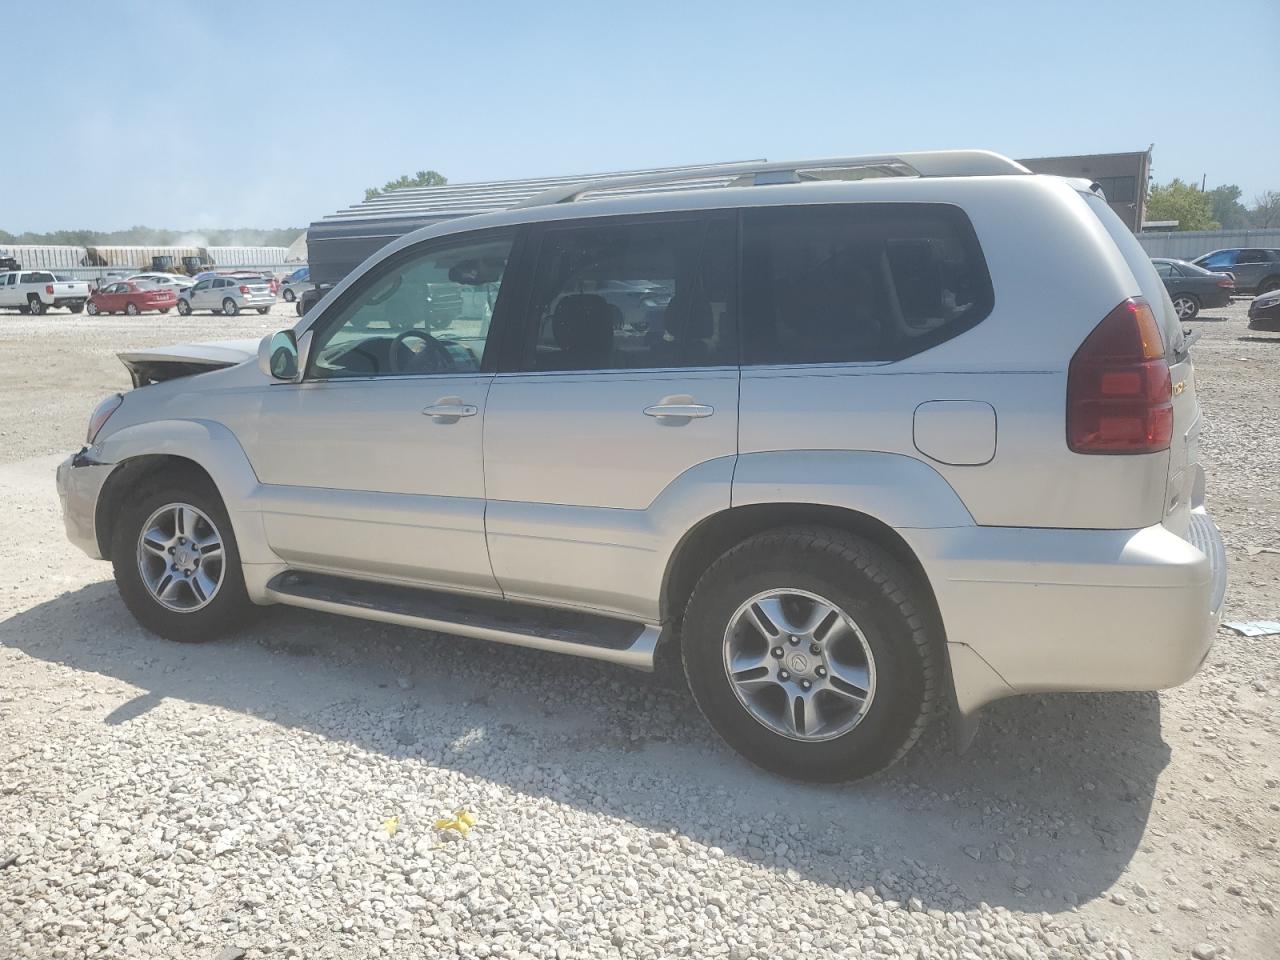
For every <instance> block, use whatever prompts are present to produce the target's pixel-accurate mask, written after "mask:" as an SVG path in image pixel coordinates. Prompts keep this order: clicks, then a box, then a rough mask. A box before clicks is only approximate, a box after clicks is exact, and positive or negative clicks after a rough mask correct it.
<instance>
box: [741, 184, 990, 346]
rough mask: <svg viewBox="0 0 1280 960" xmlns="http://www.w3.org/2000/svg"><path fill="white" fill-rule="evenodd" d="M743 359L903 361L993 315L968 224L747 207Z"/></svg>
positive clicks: (921, 207) (896, 210)
mask: <svg viewBox="0 0 1280 960" xmlns="http://www.w3.org/2000/svg"><path fill="white" fill-rule="evenodd" d="M743 224H744V226H743V229H744V233H743V265H742V273H743V362H744V363H839V362H849V361H862V360H897V359H901V358H903V357H908V356H911V355H912V354H914V353H919V352H920V351H921V350H926V349H928V348H929V347H931V346H934V345H935V344H938V343H941V342H942V341H944V340H948V339H950V338H951V337H954V336H956V335H957V334H959V333H961V332H963V331H965V330H967V329H969V328H970V327H972V326H973V325H974V324H976V323H978V322H979V321H980V320H982V319H983V318H984V317H986V316H987V314H988V313H990V312H991V306H992V292H991V278H990V276H989V275H988V273H987V266H986V263H985V261H984V260H983V257H982V250H981V248H980V247H979V246H978V241H977V237H976V236H975V235H974V233H973V228H972V226H971V225H970V223H969V220H968V218H967V217H966V216H965V215H964V214H963V213H962V212H961V211H960V210H959V209H958V208H956V207H951V206H947V205H944V204H904V203H900V204H869V203H867V204H841V205H832V206H823V207H776V208H765V209H755V210H748V211H746V212H745V213H744V220H743Z"/></svg>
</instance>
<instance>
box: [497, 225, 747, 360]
mask: <svg viewBox="0 0 1280 960" xmlns="http://www.w3.org/2000/svg"><path fill="white" fill-rule="evenodd" d="M734 237H735V226H734V224H733V221H732V220H730V219H727V218H726V219H705V218H698V219H689V220H630V221H612V222H603V223H601V222H594V223H586V224H583V223H577V224H574V225H573V226H567V227H551V228H548V229H547V230H546V232H545V233H544V234H543V237H542V242H541V244H540V246H539V250H538V257H537V270H536V273H535V275H534V280H533V292H532V296H531V298H530V305H529V312H528V314H526V317H525V324H524V327H523V329H524V336H525V341H524V349H523V351H522V355H521V361H520V365H521V369H525V370H635V369H655V368H663V367H699V366H718V365H722V364H736V363H737V348H736V336H735V334H736V323H735V320H734V316H733V309H732V307H733V298H734V290H735V282H734V275H735V272H736V271H735V263H734V261H735V259H736V245H735V243H734Z"/></svg>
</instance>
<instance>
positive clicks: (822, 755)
mask: <svg viewBox="0 0 1280 960" xmlns="http://www.w3.org/2000/svg"><path fill="white" fill-rule="evenodd" d="M930 609H931V607H930V604H929V601H928V599H927V596H926V594H925V591H924V590H923V588H922V587H921V585H920V584H919V582H918V581H917V579H916V577H915V576H914V575H913V574H911V573H910V572H909V571H908V570H907V569H906V568H905V567H903V566H902V565H901V564H900V563H899V562H898V561H896V560H895V559H894V558H893V557H891V556H890V555H889V554H888V553H886V552H885V551H884V550H883V549H881V548H880V547H878V546H877V545H875V544H874V543H872V542H870V541H869V540H866V539H864V538H862V537H858V536H855V535H853V534H850V533H846V532H844V531H841V530H836V529H828V528H821V527H818V528H786V529H780V530H776V531H771V532H767V533H762V534H759V535H757V536H754V537H752V538H750V539H749V540H746V541H745V542H743V543H741V544H739V545H738V546H736V547H734V548H733V549H732V550H730V551H728V552H727V553H725V554H724V555H723V556H722V557H720V559H719V560H717V561H716V562H715V563H713V564H712V565H711V567H710V568H709V569H708V570H707V571H706V573H704V574H703V576H702V578H701V579H700V580H699V581H698V584H697V586H696V587H695V588H694V591H693V595H692V596H691V597H690V599H689V604H688V607H687V608H686V610H685V616H684V624H683V628H682V630H681V655H682V658H683V660H684V669H685V675H686V677H687V678H688V681H689V688H690V690H691V691H692V692H693V697H694V700H695V701H696V702H697V704H698V707H699V709H700V710H701V711H702V713H703V715H704V716H705V717H706V718H707V720H708V722H709V723H710V724H711V726H712V727H714V728H715V730H716V732H717V733H719V734H720V736H721V737H723V738H724V740H725V741H726V742H727V743H728V744H729V745H730V746H732V747H733V748H734V749H735V750H737V751H738V752H739V753H741V754H742V755H743V756H744V757H746V758H747V759H748V760H750V761H751V762H752V763H754V764H756V765H757V766H760V767H763V768H764V769H765V770H768V771H770V772H772V773H776V774H779V775H780V776H784V777H789V778H791V779H795V780H808V781H817V782H834V781H841V780H853V779H858V778H861V777H867V776H871V775H872V774H875V773H878V772H880V771H882V770H884V769H885V768H887V767H889V766H890V765H892V764H893V763H895V762H897V761H898V760H899V759H901V758H902V757H903V756H905V755H906V754H907V752H908V751H909V750H910V749H911V747H912V746H914V745H915V743H916V742H917V741H918V740H919V739H920V737H921V736H922V735H923V733H924V730H925V728H926V726H927V725H928V720H929V717H930V715H931V713H932V712H933V709H934V703H935V700H936V698H937V697H938V688H939V676H940V671H941V666H940V663H941V657H940V654H939V649H940V644H939V642H938V639H937V638H935V637H934V636H933V635H932V634H933V631H932V629H931V624H932V622H933V618H932V617H931V615H930V613H929V610H930Z"/></svg>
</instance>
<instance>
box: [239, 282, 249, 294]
mask: <svg viewBox="0 0 1280 960" xmlns="http://www.w3.org/2000/svg"><path fill="white" fill-rule="evenodd" d="M240 292H241V293H248V292H249V288H248V287H246V286H245V285H244V284H243V283H242V284H240Z"/></svg>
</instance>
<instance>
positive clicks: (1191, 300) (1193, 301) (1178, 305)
mask: <svg viewBox="0 0 1280 960" xmlns="http://www.w3.org/2000/svg"><path fill="white" fill-rule="evenodd" d="M1173 309H1174V310H1175V311H1176V312H1177V314H1178V319H1179V320H1194V319H1195V318H1196V316H1197V315H1198V314H1199V313H1200V300H1199V298H1198V297H1196V296H1195V295H1194V294H1190V293H1180V294H1178V295H1177V296H1176V297H1174V298H1173Z"/></svg>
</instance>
